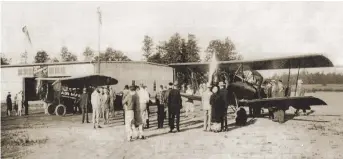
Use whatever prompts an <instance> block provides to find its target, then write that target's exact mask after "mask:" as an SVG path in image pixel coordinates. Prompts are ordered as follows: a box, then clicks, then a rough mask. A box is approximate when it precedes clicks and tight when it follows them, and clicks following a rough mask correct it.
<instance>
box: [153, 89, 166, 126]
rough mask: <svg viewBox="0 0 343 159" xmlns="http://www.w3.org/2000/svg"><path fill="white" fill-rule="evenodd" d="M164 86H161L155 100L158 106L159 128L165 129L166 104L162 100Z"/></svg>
mask: <svg viewBox="0 0 343 159" xmlns="http://www.w3.org/2000/svg"><path fill="white" fill-rule="evenodd" d="M163 91H164V90H163V85H160V90H158V92H157V94H156V96H155V100H156V104H157V128H158V129H159V128H163V120H164V103H163V99H162V94H163Z"/></svg>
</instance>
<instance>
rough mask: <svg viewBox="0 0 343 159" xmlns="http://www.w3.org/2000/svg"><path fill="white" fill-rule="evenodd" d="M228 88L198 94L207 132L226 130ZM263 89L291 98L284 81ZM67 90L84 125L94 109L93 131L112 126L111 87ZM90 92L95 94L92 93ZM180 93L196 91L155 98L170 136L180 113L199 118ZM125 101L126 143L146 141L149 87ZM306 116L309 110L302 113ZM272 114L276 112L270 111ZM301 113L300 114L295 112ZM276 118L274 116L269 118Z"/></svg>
mask: <svg viewBox="0 0 343 159" xmlns="http://www.w3.org/2000/svg"><path fill="white" fill-rule="evenodd" d="M226 87H227V84H226V83H224V82H219V83H218V86H212V85H210V84H201V85H200V88H199V90H197V93H199V94H200V95H201V105H202V109H203V113H204V114H203V117H204V126H203V129H204V131H212V132H221V131H226V129H227V112H228V106H229V101H228V100H229V99H228V90H227V89H226ZM262 87H263V88H264V90H265V93H266V95H267V98H270V97H284V96H289V92H290V91H286V90H285V89H287V88H285V87H284V86H283V84H282V81H281V80H278V81H276V80H271V81H268V82H265V83H264V84H263V85H262ZM73 90H74V89H67V91H65V92H62V93H61V94H62V95H63V96H66V97H68V98H69V97H70V99H73V100H72V101H73V103H72V104H73V109H74V113H75V112H77V110H78V111H79V112H80V113H82V123H84V122H86V123H90V122H89V118H88V111H89V107H88V106H90V105H91V107H92V111H93V113H92V123H93V127H94V129H97V128H101V125H100V119H101V118H103V119H104V120H103V124H104V125H106V124H109V118H110V117H111V116H112V117H114V116H115V105H116V103H114V102H115V101H117V100H116V92H115V91H114V89H113V88H112V87H109V86H107V87H92V88H91V89H89V88H83V89H81V90H82V91H80V90H79V91H77V89H75V90H74V91H73ZM89 90H92V91H91V92H89ZM295 91H296V96H303V95H304V89H303V87H302V80H298V83H297V90H295ZM181 92H183V93H186V94H188V95H194V94H195V91H194V90H193V89H192V88H191V86H190V85H187V86H186V87H185V88H178V83H169V84H168V86H163V85H160V88H159V90H158V91H157V94H156V96H155V101H156V105H157V125H158V126H157V128H158V129H161V128H163V126H164V121H165V120H166V119H168V125H169V128H170V130H169V132H173V131H174V129H175V128H176V131H177V132H180V113H181V110H182V109H184V111H185V115H186V117H192V118H194V117H196V116H195V114H194V102H193V100H192V99H190V98H188V99H187V100H185V101H184V102H183V100H182V98H181V94H180V93H181ZM121 94H122V98H121V99H120V104H122V106H123V110H124V124H125V131H126V134H127V140H128V141H133V132H134V131H136V130H137V129H138V138H139V139H145V136H144V129H145V128H149V104H150V94H149V93H148V91H147V86H145V85H143V84H141V85H140V86H135V85H132V86H128V85H126V86H125V87H124V90H123V91H122V92H121ZM14 100H15V102H14V103H15V110H16V115H19V116H21V114H22V110H23V109H22V108H23V93H22V91H20V92H19V93H18V94H16V96H15V98H14ZM183 106H185V107H183ZM303 111H304V112H305V111H306V110H303ZM11 112H12V99H11V94H10V92H9V94H8V96H7V114H8V115H9V116H10V115H11ZM270 112H273V110H270ZM296 113H298V110H297V111H296ZM237 114H240V115H239V116H240V117H241V118H242V120H240V119H237V118H236V123H238V124H241V125H244V124H245V123H244V122H241V121H246V119H247V116H246V112H245V109H244V108H239V110H238V112H237ZM270 116H271V117H272V116H273V115H272V114H271V115H270Z"/></svg>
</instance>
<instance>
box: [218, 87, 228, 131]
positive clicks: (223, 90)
mask: <svg viewBox="0 0 343 159" xmlns="http://www.w3.org/2000/svg"><path fill="white" fill-rule="evenodd" d="M218 85H219V95H220V97H221V98H222V99H223V101H224V104H225V109H224V114H223V115H224V116H223V118H222V122H221V129H222V131H226V128H227V109H228V106H229V100H228V99H229V92H228V90H227V89H226V88H225V83H224V82H219V84H218Z"/></svg>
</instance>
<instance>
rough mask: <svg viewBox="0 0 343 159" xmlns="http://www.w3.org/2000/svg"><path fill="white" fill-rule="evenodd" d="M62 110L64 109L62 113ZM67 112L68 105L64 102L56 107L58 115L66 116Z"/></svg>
mask: <svg viewBox="0 0 343 159" xmlns="http://www.w3.org/2000/svg"><path fill="white" fill-rule="evenodd" d="M60 111H62V113H61V112H60ZM66 112H67V107H66V106H64V105H62V104H60V105H58V106H57V107H56V109H55V114H56V115H57V116H64V115H65V114H66Z"/></svg>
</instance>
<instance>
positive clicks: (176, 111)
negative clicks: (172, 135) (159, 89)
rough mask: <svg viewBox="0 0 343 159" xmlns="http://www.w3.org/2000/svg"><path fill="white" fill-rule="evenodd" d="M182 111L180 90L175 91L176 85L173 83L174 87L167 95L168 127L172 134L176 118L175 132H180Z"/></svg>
mask: <svg viewBox="0 0 343 159" xmlns="http://www.w3.org/2000/svg"><path fill="white" fill-rule="evenodd" d="M181 109H182V99H181V95H180V90H178V89H177V83H176V82H175V83H174V87H173V88H172V89H171V90H170V91H169V94H168V112H169V126H170V131H169V132H173V129H174V128H175V125H174V120H175V118H176V130H177V131H178V132H180V127H179V126H180V110H181Z"/></svg>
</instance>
